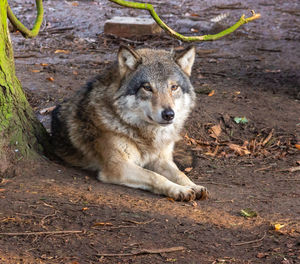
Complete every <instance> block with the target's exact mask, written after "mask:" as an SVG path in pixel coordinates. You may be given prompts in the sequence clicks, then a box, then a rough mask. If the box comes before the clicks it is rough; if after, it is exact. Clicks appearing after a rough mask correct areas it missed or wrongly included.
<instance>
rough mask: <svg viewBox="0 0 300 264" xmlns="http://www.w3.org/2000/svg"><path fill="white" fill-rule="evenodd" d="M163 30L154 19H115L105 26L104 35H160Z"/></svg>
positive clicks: (107, 22)
mask: <svg viewBox="0 0 300 264" xmlns="http://www.w3.org/2000/svg"><path fill="white" fill-rule="evenodd" d="M161 31H162V29H161V28H160V27H159V26H158V25H157V23H156V22H155V21H154V20H153V19H152V18H144V17H113V18H112V19H110V20H107V21H106V22H105V25H104V33H105V34H112V35H116V36H119V37H133V36H143V35H154V34H159V33H160V32H161Z"/></svg>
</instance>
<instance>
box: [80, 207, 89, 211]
mask: <svg viewBox="0 0 300 264" xmlns="http://www.w3.org/2000/svg"><path fill="white" fill-rule="evenodd" d="M81 210H82V211H86V210H89V208H87V207H83V208H82V209H81Z"/></svg>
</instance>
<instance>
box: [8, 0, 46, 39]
mask: <svg viewBox="0 0 300 264" xmlns="http://www.w3.org/2000/svg"><path fill="white" fill-rule="evenodd" d="M35 3H36V10H37V16H36V19H35V22H34V26H33V28H32V29H31V30H29V29H28V28H27V27H25V26H24V25H23V24H22V23H21V22H20V21H19V20H18V18H17V17H16V16H15V15H14V13H13V12H12V10H11V9H10V7H9V5H7V17H8V19H9V21H10V22H11V23H12V25H13V26H14V27H15V28H16V29H17V30H19V31H20V32H21V34H22V35H23V37H24V38H34V37H35V36H37V34H38V33H39V31H40V27H41V25H42V22H43V16H44V9H43V1H42V0H35Z"/></svg>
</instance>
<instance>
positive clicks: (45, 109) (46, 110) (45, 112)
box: [39, 105, 56, 115]
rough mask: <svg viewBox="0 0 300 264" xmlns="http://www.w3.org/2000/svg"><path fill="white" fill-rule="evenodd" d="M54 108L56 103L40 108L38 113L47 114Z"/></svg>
mask: <svg viewBox="0 0 300 264" xmlns="http://www.w3.org/2000/svg"><path fill="white" fill-rule="evenodd" d="M55 108H56V105H54V106H50V107H47V108H44V109H41V110H40V111H39V113H40V114H41V115H47V114H49V113H51V112H52V111H53V110H54V109H55Z"/></svg>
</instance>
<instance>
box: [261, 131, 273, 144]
mask: <svg viewBox="0 0 300 264" xmlns="http://www.w3.org/2000/svg"><path fill="white" fill-rule="evenodd" d="M273 132H274V128H273V129H272V130H271V132H270V133H269V135H268V136H267V137H266V138H265V140H264V141H263V142H262V145H263V146H265V145H266V144H267V143H268V142H269V141H270V139H271V137H272V136H273Z"/></svg>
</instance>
